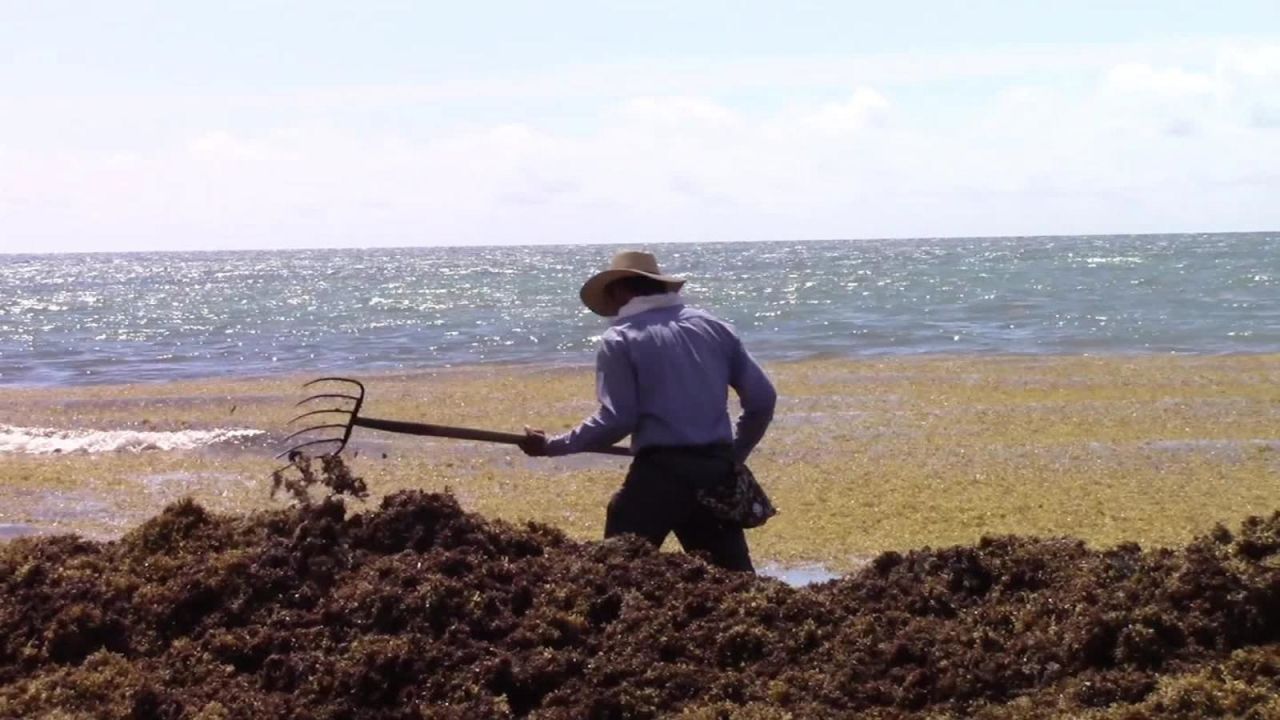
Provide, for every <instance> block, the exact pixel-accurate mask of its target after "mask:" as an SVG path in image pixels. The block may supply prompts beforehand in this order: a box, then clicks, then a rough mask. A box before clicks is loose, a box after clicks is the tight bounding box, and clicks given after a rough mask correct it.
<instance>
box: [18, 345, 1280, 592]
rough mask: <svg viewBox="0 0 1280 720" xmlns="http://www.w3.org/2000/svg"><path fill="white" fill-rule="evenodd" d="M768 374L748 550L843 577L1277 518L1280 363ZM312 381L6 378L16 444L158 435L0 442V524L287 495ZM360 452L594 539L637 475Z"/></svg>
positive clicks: (897, 363) (457, 411) (548, 387)
mask: <svg viewBox="0 0 1280 720" xmlns="http://www.w3.org/2000/svg"><path fill="white" fill-rule="evenodd" d="M769 369H770V372H771V373H772V375H773V377H774V379H775V382H776V384H777V386H778V388H779V391H780V394H781V400H780V404H779V409H778V414H777V417H776V419H775V422H774V426H773V428H772V430H771V432H770V434H769V436H768V438H767V439H766V440H765V442H764V443H763V444H762V445H761V447H760V448H759V450H758V452H757V454H756V455H755V456H754V457H753V459H752V463H751V464H752V466H753V469H754V470H755V471H756V474H757V476H758V477H759V478H761V480H762V481H763V483H764V484H765V486H766V488H767V489H768V490H769V492H770V493H771V494H772V495H773V497H774V499H775V501H776V503H777V505H778V506H779V508H780V509H781V514H780V515H779V516H778V517H777V518H775V519H774V520H772V521H771V522H770V523H769V524H768V526H766V527H765V528H762V529H760V530H756V531H752V532H751V534H750V539H751V542H752V546H753V551H754V553H755V556H756V558H757V560H758V561H759V562H764V563H775V564H779V565H785V566H795V565H803V564H808V563H817V564H821V565H823V566H826V567H828V568H831V569H833V570H837V571H840V570H848V569H850V568H853V567H856V566H858V565H860V564H861V563H862V562H864V561H865V559H866V558H867V557H869V556H871V555H874V554H876V553H878V552H880V551H883V550H891V549H892V550H902V549H908V548H916V547H922V546H934V547H937V546H944V545H950V544H956V543H971V542H974V541H976V540H977V539H978V538H980V537H981V536H983V535H993V534H1004V533H1017V534H1025V535H1039V536H1057V535H1073V536H1077V537H1080V538H1083V539H1085V540H1087V541H1089V542H1090V543H1092V544H1095V545H1098V546H1108V545H1113V544H1116V543H1120V542H1126V541H1133V542H1138V543H1140V544H1142V545H1144V546H1163V545H1176V544H1180V543H1185V542H1186V541H1187V540H1188V539H1190V538H1191V537H1192V536H1194V535H1196V534H1198V533H1203V532H1205V531H1207V530H1209V529H1211V528H1212V527H1213V525H1214V524H1215V523H1218V522H1224V523H1228V524H1234V523H1236V522H1238V521H1239V519H1241V518H1243V517H1244V516H1246V515H1250V514H1263V513H1269V512H1271V511H1272V510H1275V509H1277V508H1280V485H1277V484H1276V482H1275V478H1276V476H1277V471H1278V470H1280V382H1278V381H1280V356H1274V355H1254V356H1218V357H1209V356H1132V357H1106V358H1094V357H1011V356H1006V357H930V358H910V359H875V360H812V361H805V362H795V363H781V364H773V365H771V366H770V368H769ZM304 379H306V378H303V377H274V378H268V379H241V378H235V377H228V378H223V379H214V380H206V381H189V382H175V383H165V384H136V385H113V386H92V387H76V388H56V389H54V388H49V389H40V388H4V389H0V425H3V426H7V427H6V428H5V429H6V430H7V432H8V433H9V436H10V438H11V439H12V438H13V437H15V436H16V437H21V436H22V435H23V433H24V432H26V430H23V429H31V428H46V429H53V428H56V429H60V430H68V431H71V430H84V431H97V432H99V433H101V432H103V431H128V432H129V433H133V434H134V435H135V436H138V437H142V438H144V440H143V443H142V444H143V445H146V444H147V443H148V442H150V447H151V448H153V449H142V450H113V451H106V452H90V451H87V450H76V451H71V452H59V453H54V452H49V451H48V450H49V449H50V448H49V446H48V444H46V445H44V446H40V445H38V444H37V443H34V442H27V443H26V444H25V445H23V444H22V443H18V444H17V445H14V446H12V447H9V449H8V450H9V451H8V452H6V453H5V454H3V455H0V538H2V537H5V536H16V535H21V534H25V533H33V532H34V533H55V532H78V533H84V534H87V535H89V536H93V537H100V538H110V537H114V536H117V535H119V534H120V533H122V532H124V531H126V530H127V529H129V528H131V527H133V526H136V525H137V524H138V523H140V522H142V521H143V520H145V519H146V518H148V517H151V516H152V515H154V514H155V513H156V512H158V511H159V510H160V509H161V508H162V507H163V506H164V505H166V504H167V503H170V502H172V501H175V500H177V499H179V498H182V497H185V496H190V497H193V498H195V499H196V500H198V501H199V502H200V503H201V504H203V505H205V506H206V507H208V508H210V509H212V510H216V511H233V512H247V511H252V510H255V509H260V508H269V507H279V506H280V505H282V504H283V503H284V502H285V500H284V499H283V498H276V499H272V498H271V497H270V496H269V490H270V481H269V474H270V472H271V470H272V469H273V468H275V467H277V466H278V465H279V462H278V461H275V460H273V459H272V455H273V454H274V453H275V452H277V451H278V450H279V449H280V446H279V442H280V440H281V439H282V438H283V437H284V435H286V434H287V430H286V428H285V421H286V420H287V419H288V418H289V417H291V416H292V414H293V412H294V410H293V407H292V406H293V404H294V402H296V401H297V400H298V399H300V398H301V397H303V394H302V392H301V390H300V389H299V384H300V382H301V381H302V380H304ZM361 379H362V380H364V381H365V382H366V384H367V386H368V388H369V398H368V401H367V404H366V410H365V414H367V415H370V416H376V417H386V418H395V419H404V420H421V421H427V422H434V423H441V424H456V425H464V426H472V427H482V428H488V429H495V430H507V431H518V430H519V429H520V428H521V427H522V426H523V425H525V424H529V425H534V426H542V427H544V428H546V429H547V430H548V431H551V432H556V431H560V430H563V429H566V428H568V427H570V426H571V425H572V424H573V423H574V422H576V421H577V420H578V419H580V418H581V417H582V416H583V415H584V414H586V413H589V412H590V411H591V410H592V408H593V402H592V392H593V375H592V372H591V369H590V368H586V367H581V368H540V367H525V366H475V367H468V368H456V369H446V370H440V371H434V372H422V373H413V374H397V375H362V376H361ZM215 430H221V431H224V434H225V433H229V434H227V435H226V439H225V440H223V441H221V442H214V443H212V444H207V445H202V446H200V447H198V448H194V449H163V448H164V447H165V442H164V440H163V439H164V438H172V437H174V433H182V432H189V433H199V432H202V431H215ZM253 431H258V432H256V433H255V432H253ZM142 433H154V435H140V434H142ZM46 434H47V433H46ZM195 437H199V436H198V435H196V436H195ZM211 437H212V436H211ZM147 438H150V440H149V441H148V440H146V439H147ZM55 444H56V443H55ZM24 448H25V450H27V452H21V451H20V450H22V449H24ZM33 450H43V451H44V452H40V453H37V452H31V451H33ZM348 452H349V453H351V454H352V455H354V458H353V459H352V461H351V462H352V466H353V468H354V469H355V470H356V471H357V472H358V473H359V474H361V475H363V476H364V477H365V479H366V480H367V481H368V483H369V486H370V488H371V489H372V490H373V492H374V496H373V497H372V498H371V499H370V503H373V502H376V501H377V499H378V497H380V496H382V495H385V494H388V493H391V492H394V491H396V490H399V489H403V488H421V489H428V490H440V489H445V488H447V489H449V490H451V491H452V492H453V493H454V494H455V495H456V496H457V497H458V499H459V500H460V502H461V503H462V505H463V507H464V508H466V509H468V510H475V511H478V512H481V513H483V514H485V515H489V516H493V517H499V518H504V519H509V520H516V521H523V520H536V521H541V522H545V523H549V524H551V525H554V526H556V527H558V528H561V529H563V530H564V531H566V532H567V533H569V534H570V535H571V536H573V537H578V538H594V537H598V536H599V535H600V533H601V528H602V524H603V508H604V505H605V503H606V502H607V501H608V498H609V496H610V494H611V493H612V492H613V490H614V489H615V488H616V486H617V484H618V483H619V481H620V480H621V477H622V474H623V472H624V468H625V460H623V459H618V458H609V457H602V456H599V457H597V456H579V457H572V458H563V459H554V460H534V459H529V458H525V457H524V456H523V455H521V454H520V453H519V452H518V451H517V450H515V449H514V448H509V447H505V446H495V445H482V444H475V443H466V442H458V441H441V440H428V439H422V438H412V437H401V436H393V435H388V434H383V433H377V432H374V431H368V430H357V433H356V436H355V439H354V441H353V443H352V445H351V446H350V450H349V451H348ZM357 453H358V454H357Z"/></svg>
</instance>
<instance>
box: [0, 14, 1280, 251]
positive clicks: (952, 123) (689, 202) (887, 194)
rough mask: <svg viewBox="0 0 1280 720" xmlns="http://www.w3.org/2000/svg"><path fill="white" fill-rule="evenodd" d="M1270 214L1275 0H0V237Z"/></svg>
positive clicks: (14, 246) (424, 235)
mask: <svg viewBox="0 0 1280 720" xmlns="http://www.w3.org/2000/svg"><path fill="white" fill-rule="evenodd" d="M1276 229H1280V2H1276V0H1259V1H1258V2H1251V1H1249V0H1239V1H1232V0H1222V1H1221V2H1217V3H1209V2H1204V1H1203V0H1197V1H1195V2H1184V1H1182V0H1141V1H1138V0H1130V1H1125V0H1111V1H1109V2H1096V1H1094V0H1074V1H1071V2H1057V1H1054V0H1040V1H1031V0H1028V1H1026V2H1012V1H1006V2H997V1H995V0H985V1H984V0H969V1H966V2H960V1H956V2H946V1H943V0H915V1H914V2H910V3H902V2H888V1H887V0H885V1H882V2H874V3H873V2H858V1H855V0H842V1H837V2H806V1H805V0H790V1H789V2H785V3H784V2H777V1H776V0H773V1H770V2H754V1H748V0H739V1H738V2H727V1H726V2H713V1H709V0H708V1H699V0H670V1H668V0H650V1H648V2H621V1H609V0H584V1H582V2H556V1H554V0H544V1H543V2H536V3H535V2H483V1H482V0H473V1H471V2H466V3H463V2H456V1H455V2H448V3H443V2H426V1H421V0H420V1H416V2H409V1H405V2H389V1H379V0H364V1H363V2H359V3H353V2H347V1H343V2H338V1H336V0H309V1H308V2H284V1H278V0H253V1H245V0H221V1H220V2H217V3H210V2H184V1H180V0H167V1H163V2H162V1H159V0H157V1H154V2H151V1H143V0H114V2H111V3H90V2H84V1H83V0H77V1H75V2H69V1H65V0H29V1H28V0H0V252H64V251H90V250H94V251H96V250H222V249H266V248H302V247H362V246H404V245H411V246H422V245H476V244H526V243H609V244H613V245H618V246H623V245H643V244H646V243H653V242H707V241H737V240H787V239H814V238H883V237H946V236H978V235H982V236H986V235H1056V234H1086V233H1087V234H1108V233H1153V232H1210V231H1248V230H1276Z"/></svg>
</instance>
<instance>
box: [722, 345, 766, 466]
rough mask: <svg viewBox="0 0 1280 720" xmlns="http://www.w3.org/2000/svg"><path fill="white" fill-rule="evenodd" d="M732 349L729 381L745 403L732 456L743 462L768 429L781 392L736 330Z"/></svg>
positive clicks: (742, 402) (735, 435)
mask: <svg viewBox="0 0 1280 720" xmlns="http://www.w3.org/2000/svg"><path fill="white" fill-rule="evenodd" d="M732 353H733V357H732V359H731V360H730V365H729V385H730V386H731V387H732V388H733V389H734V391H735V392H737V393H738V402H739V403H740V404H741V405H742V414H741V415H739V416H738V422H737V426H736V428H735V431H734V439H733V458H734V460H736V461H737V462H740V463H742V462H746V461H747V456H749V455H750V454H751V451H752V450H753V449H755V446H756V444H758V443H759V442H760V440H761V438H763V437H764V434H765V431H766V430H768V429H769V423H770V422H772V421H773V411H774V407H775V406H776V405H777V403H778V393H777V391H776V390H774V388H773V383H772V382H770V381H769V376H768V375H765V372H764V369H763V368H761V367H760V364H759V363H757V362H756V360H755V358H753V357H751V354H750V353H748V352H747V349H746V348H745V347H743V346H742V341H741V340H740V339H739V338H738V336H737V335H736V334H734V335H733V349H732Z"/></svg>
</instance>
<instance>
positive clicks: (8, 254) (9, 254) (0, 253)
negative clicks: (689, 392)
mask: <svg viewBox="0 0 1280 720" xmlns="http://www.w3.org/2000/svg"><path fill="white" fill-rule="evenodd" d="M1269 233H1280V230H1276V229H1270V230H1196V231H1180V232H1127V233H1126V232H1121V233H1049V234H1045V235H912V236H905V235H903V236H879V237H828V238H767V239H754V240H661V241H652V242H642V243H615V242H611V241H593V240H588V241H581V242H548V243H478V244H469V243H442V244H436V245H361V246H356V245H350V246H334V247H322V246H313V247H263V248H193V249H187V250H54V251H50V252H28V251H9V250H0V257H4V258H14V257H48V256H51V255H66V256H76V255H143V254H169V255H190V254H216V253H258V252H317V251H348V250H426V249H433V248H443V249H457V248H477V249H481V248H484V249H492V248H529V247H541V248H560V247H577V246H584V245H585V246H598V245H631V246H651V245H692V244H699V245H728V244H732V243H738V244H744V243H821V242H909V241H948V242H955V241H962V240H1060V239H1064V238H1076V239H1088V238H1112V237H1129V238H1140V237H1160V236H1183V237H1185V236H1192V235H1266V234H1269Z"/></svg>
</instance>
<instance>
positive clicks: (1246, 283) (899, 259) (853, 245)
mask: <svg viewBox="0 0 1280 720" xmlns="http://www.w3.org/2000/svg"><path fill="white" fill-rule="evenodd" d="M648 249H650V250H652V251H653V252H655V253H656V254H657V255H658V258H659V260H660V262H661V263H662V266H663V269H664V270H665V271H667V272H670V273H673V274H680V275H684V276H687V277H688V278H689V280H690V282H689V285H688V286H687V289H686V292H685V294H686V295H687V296H688V298H689V302H690V303H692V304H695V305H698V306H701V307H704V308H706V309H708V310H711V311H712V312H715V313H717V314H719V315H720V316H722V317H724V318H725V319H727V320H729V321H731V322H733V323H734V324H735V325H736V326H737V327H738V329H739V331H740V333H741V334H742V335H743V337H744V338H745V340H746V342H747V345H748V347H749V348H750V349H751V351H752V352H753V354H755V355H757V356H758V357H760V358H762V359H765V360H780V359H799V358H806V357H815V356H877V355H918V354H937V353H951V354H983V353H987V354H1125V353H1206V354H1219V353H1270V352H1277V351H1280V234H1278V233H1233V234H1195V235H1142V236H1090V237H1021V238H978V239H916V240H858V241H852V240H850V241H805V242H762V243H731V242H730V243H712V244H700V245H692V244H670V245H654V246H651V247H649V248H648ZM613 250H614V248H612V247H611V246H605V245H592V246H526V247H470V248H460V247H451V248H412V249H367V250H304V251H261V252H213V253H126V254H77V255H38V254H28V255H0V385H18V386H60V385H80V384H94V383H128V382H147V381H161V380H171V379H185V378H202V377H214V376H225V375H228V374H235V375H244V376H261V375H271V374H279V373H294V372H319V371H336V370H341V371H352V372H354V371H391V370H406V371H407V370H417V369H426V368H433V367H443V366H456V365H469V364H477V363H550V364H585V363H590V362H591V361H592V357H593V355H592V353H593V349H594V346H595V343H596V340H597V339H598V338H599V335H600V333H601V332H602V330H603V329H604V328H605V327H606V326H607V321H606V320H605V319H603V318H599V317H596V316H594V315H592V314H590V313H589V312H588V311H587V310H586V309H585V308H583V307H582V305H581V304H580V303H579V301H578V298H577V291H578V288H579V286H580V285H581V283H582V281H583V280H585V278H586V277H587V276H589V275H590V274H591V273H592V272H593V271H594V270H596V269H598V268H601V267H603V266H604V265H605V264H606V263H607V262H608V260H609V256H610V255H611V253H612V251H613Z"/></svg>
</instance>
